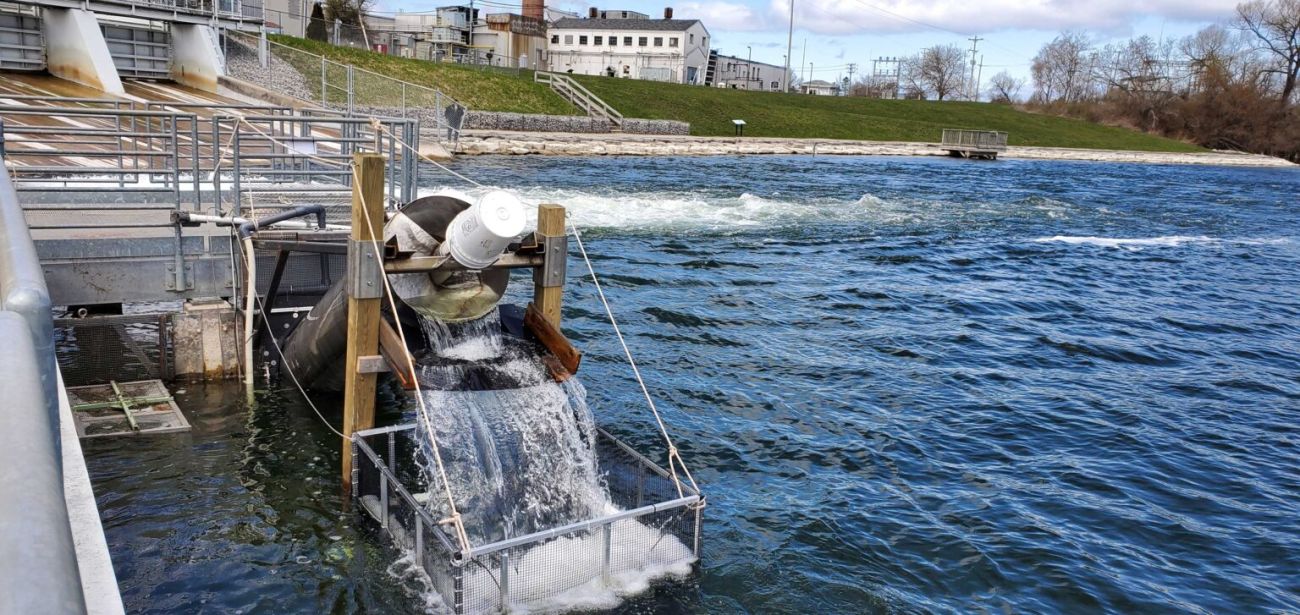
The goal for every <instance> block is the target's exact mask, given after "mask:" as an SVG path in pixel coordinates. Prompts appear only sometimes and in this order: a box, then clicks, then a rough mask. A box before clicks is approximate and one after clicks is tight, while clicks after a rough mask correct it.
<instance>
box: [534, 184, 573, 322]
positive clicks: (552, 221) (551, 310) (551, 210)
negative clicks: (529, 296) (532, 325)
mask: <svg viewBox="0 0 1300 615" xmlns="http://www.w3.org/2000/svg"><path fill="white" fill-rule="evenodd" d="M537 234H538V235H541V236H542V238H543V239H544V240H546V252H545V254H546V256H545V260H547V261H551V262H555V261H554V260H553V259H556V258H558V259H559V262H560V263H563V262H564V259H565V256H566V254H564V253H561V254H559V255H558V256H557V255H554V254H552V252H551V250H552V245H555V244H553V243H552V242H551V241H550V240H551V238H552V237H561V238H562V237H565V236H566V235H567V233H566V232H565V230H564V207H562V206H560V205H545V204H543V205H538V206H537ZM561 243H563V242H561ZM559 249H562V250H565V251H566V252H567V250H568V246H567V245H562V246H560V247H559ZM546 270H547V267H546V266H545V265H543V266H542V267H541V268H539V269H537V270H536V271H535V273H534V275H533V306H534V307H535V308H536V309H537V312H538V313H539V314H541V315H542V317H543V318H545V319H546V320H547V321H549V322H550V323H551V325H552V326H553V327H555V328H556V329H557V330H558V329H559V328H560V300H561V299H562V298H563V297H564V273H563V271H561V272H560V275H559V280H558V283H557V281H556V280H554V279H552V280H547V279H545V278H546V275H545V272H546Z"/></svg>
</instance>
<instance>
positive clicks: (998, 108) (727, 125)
mask: <svg viewBox="0 0 1300 615" xmlns="http://www.w3.org/2000/svg"><path fill="white" fill-rule="evenodd" d="M574 77H575V78H576V79H578V80H579V81H581V82H582V84H583V85H584V86H586V87H587V89H589V90H591V91H592V92H593V93H594V94H596V95H597V96H600V97H601V98H603V99H604V100H605V102H608V103H609V104H611V105H613V106H614V108H616V109H618V110H619V111H620V112H621V113H623V115H625V116H627V117H644V118H652V119H673V120H681V121H684V122H690V123H691V134H693V135H702V136H724V135H732V134H735V128H734V126H733V125H732V123H731V120H732V119H743V120H745V122H746V123H747V125H746V126H745V134H746V135H747V136H755V137H812V138H819V139H862V140H873V141H929V142H933V141H938V140H939V136H940V134H941V132H942V130H943V129H944V128H974V129H984V130H1003V131H1006V132H1008V133H1010V137H1009V141H1010V144H1011V145H1036V146H1044V147H1080V148H1096V149H1123V150H1139V151H1172V152H1197V151H1203V150H1202V149H1201V148H1199V147H1197V146H1195V145H1190V144H1187V143H1183V142H1181V141H1175V140H1172V139H1166V138H1163V137H1158V136H1154V135H1149V134H1146V133H1141V132H1137V131H1134V130H1128V129H1125V128H1116V127H1112V126H1103V125H1101V124H1094V123H1090V122H1085V121H1082V120H1075V119H1069V118H1062V117H1056V116H1051V115H1040V114H1034V113H1027V112H1024V111H1020V110H1017V109H1015V108H1012V107H1010V106H1006V105H992V104H987V103H971V102H935V101H918V100H876V99H868V98H856V97H830V96H808V95H803V94H776V93H772V92H747V91H744V90H732V89H722V88H702V87H695V86H686V85H676V84H666V83H655V82H649V81H634V80H630V79H615V78H609V77H592V76H582V75H575V76H574Z"/></svg>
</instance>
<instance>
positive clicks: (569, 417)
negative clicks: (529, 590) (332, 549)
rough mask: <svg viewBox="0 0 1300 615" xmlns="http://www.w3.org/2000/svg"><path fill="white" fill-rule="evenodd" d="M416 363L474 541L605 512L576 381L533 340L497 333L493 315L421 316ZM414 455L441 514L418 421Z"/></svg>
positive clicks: (591, 429) (591, 431)
mask: <svg viewBox="0 0 1300 615" xmlns="http://www.w3.org/2000/svg"><path fill="white" fill-rule="evenodd" d="M423 326H424V331H425V335H426V337H427V338H428V340H429V351H428V353H427V354H426V355H425V356H424V357H422V358H421V359H420V361H419V363H420V366H419V377H420V382H421V395H423V397H424V402H425V407H426V408H427V410H428V412H429V419H430V420H429V422H430V423H431V424H432V427H433V430H434V434H433V435H434V436H436V437H437V439H438V443H439V446H440V451H441V453H442V458H443V463H444V465H445V467H446V470H447V477H448V480H449V481H450V482H451V492H452V494H454V496H455V497H456V499H457V505H458V507H459V510H460V512H461V515H462V519H463V521H464V525H465V529H466V531H467V533H468V534H469V536H470V539H471V541H472V542H474V543H475V544H484V543H487V542H491V541H496V540H501V539H504V538H510V537H515V536H520V535H524V534H528V533H532V532H535V531H538V530H542V529H547V528H551V527H556V526H560V525H564V524H566V523H571V522H574V521H579V520H583V519H590V518H593V517H596V516H599V515H601V514H606V513H607V512H608V511H610V510H611V508H612V505H611V504H610V503H609V497H608V495H607V492H606V490H605V488H604V486H603V485H602V484H601V481H600V476H599V474H598V472H597V469H596V456H595V438H596V427H595V422H594V420H593V418H592V414H591V411H590V409H589V408H588V407H587V404H586V391H585V390H584V389H583V387H582V385H581V384H580V383H579V382H578V380H577V379H576V378H570V379H569V380H568V381H566V382H565V383H563V384H559V383H556V382H555V381H554V380H553V379H552V378H551V377H550V376H549V374H548V373H547V370H546V368H545V367H544V365H543V364H542V362H541V360H540V357H539V356H538V355H537V353H536V351H535V350H534V348H533V347H532V345H531V344H529V343H526V342H522V341H520V340H517V339H515V338H511V337H508V336H506V335H503V333H502V331H501V325H500V318H499V315H498V312H497V311H496V310H493V311H492V312H490V313H489V314H487V315H486V316H484V317H483V318H480V319H477V320H473V321H469V322H464V323H445V322H442V321H439V320H436V319H428V318H426V319H423ZM418 423H419V424H420V427H419V430H420V431H419V435H420V441H421V442H423V443H424V446H423V447H421V450H418V451H417V452H416V455H417V457H418V458H417V462H418V463H419V464H420V465H421V466H422V467H423V468H424V469H425V478H426V481H427V484H428V485H430V486H431V489H430V493H431V494H433V497H430V499H429V506H430V507H431V509H432V511H433V512H434V514H435V516H436V517H437V518H442V517H445V516H446V515H447V514H448V513H449V512H450V511H449V510H448V508H447V503H446V502H445V500H444V498H441V497H438V494H442V493H443V489H442V484H441V481H440V479H439V477H438V474H437V472H436V471H433V470H434V469H433V463H432V457H431V455H432V451H431V449H430V447H429V434H428V433H427V432H426V431H425V426H424V422H423V421H418Z"/></svg>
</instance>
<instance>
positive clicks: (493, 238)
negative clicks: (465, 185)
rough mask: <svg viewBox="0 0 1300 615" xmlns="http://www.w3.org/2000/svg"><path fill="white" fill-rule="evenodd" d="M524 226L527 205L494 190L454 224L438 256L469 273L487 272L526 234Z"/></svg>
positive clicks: (459, 215)
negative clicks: (450, 259) (450, 258)
mask: <svg viewBox="0 0 1300 615" xmlns="http://www.w3.org/2000/svg"><path fill="white" fill-rule="evenodd" d="M525 223H526V222H525V220H524V204H523V203H522V202H520V201H519V199H517V198H515V196H514V195H513V194H510V193H509V192H505V191H504V190H493V191H491V192H489V193H487V194H484V195H483V196H482V197H479V200H478V202H476V203H474V204H473V205H472V206H470V208H469V209H466V210H465V211H462V212H460V214H458V215H457V216H456V219H455V220H452V221H451V225H450V226H448V227H447V241H445V242H443V244H442V245H441V246H439V247H438V253H439V254H450V255H451V257H452V258H454V259H456V262H458V263H460V264H462V265H464V266H465V267H467V268H469V269H486V268H487V267H488V266H490V265H491V264H492V263H495V262H496V261H497V259H498V258H500V257H501V253H502V252H505V250H506V247H507V246H509V245H510V242H511V241H514V239H515V238H516V237H518V236H519V235H520V233H523V232H524V224H525Z"/></svg>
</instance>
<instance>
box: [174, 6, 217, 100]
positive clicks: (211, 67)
mask: <svg viewBox="0 0 1300 615" xmlns="http://www.w3.org/2000/svg"><path fill="white" fill-rule="evenodd" d="M171 30H172V37H171V38H172V66H171V76H172V79H173V80H175V81H176V82H177V83H181V84H184V85H188V86H190V87H192V88H196V89H199V90H203V91H205V92H216V91H217V83H218V81H219V80H220V79H221V77H222V76H223V75H225V74H226V59H225V57H223V56H222V53H221V45H220V43H219V41H218V40H217V31H216V30H214V29H213V28H212V26H204V25H197V24H184V23H173V24H172V25H171Z"/></svg>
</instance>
